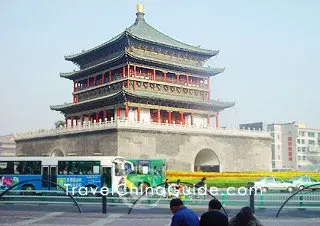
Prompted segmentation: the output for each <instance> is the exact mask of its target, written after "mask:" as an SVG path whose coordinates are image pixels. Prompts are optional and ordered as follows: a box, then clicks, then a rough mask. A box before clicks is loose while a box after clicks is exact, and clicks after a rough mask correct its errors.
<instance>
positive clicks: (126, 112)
mask: <svg viewBox="0 0 320 226" xmlns="http://www.w3.org/2000/svg"><path fill="white" fill-rule="evenodd" d="M128 117H129V107H128V105H126V106H125V118H126V119H128Z"/></svg>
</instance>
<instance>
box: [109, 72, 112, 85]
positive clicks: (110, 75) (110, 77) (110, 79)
mask: <svg viewBox="0 0 320 226" xmlns="http://www.w3.org/2000/svg"><path fill="white" fill-rule="evenodd" d="M111 81H112V74H111V71H109V82H111Z"/></svg>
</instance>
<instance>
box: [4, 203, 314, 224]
mask: <svg viewBox="0 0 320 226" xmlns="http://www.w3.org/2000/svg"><path fill="white" fill-rule="evenodd" d="M83 211H84V213H81V214H80V213H77V210H76V207H74V206H62V205H47V206H42V205H10V204H9V205H8V204H1V205H0V225H35V226H57V225H80V226H81V225H86V226H99V225H110V226H116V225H117V226H135V225H137V226H138V225H141V226H160V225H161V226H164V225H170V219H171V217H172V215H171V213H170V211H169V210H168V209H167V208H166V209H163V208H153V209H150V210H145V209H134V210H133V211H132V213H131V214H130V215H128V214H127V212H128V208H127V207H109V208H108V214H106V215H104V214H101V213H100V212H101V208H98V207H97V206H83ZM195 211H196V212H197V214H198V215H201V213H203V212H204V211H205V207H203V208H199V209H196V210H195ZM236 212H237V210H228V215H229V216H233V215H235V214H236ZM275 214H276V210H270V209H268V210H262V209H260V210H259V209H258V210H257V212H256V215H257V216H258V218H259V219H260V220H261V221H262V222H263V223H264V225H266V226H268V225H272V226H278V225H279V226H280V225H281V226H282V225H290V226H301V225H303V226H309V225H320V210H313V211H311V210H296V209H295V210H285V211H284V212H282V214H281V215H280V217H279V218H278V219H276V218H274V216H275Z"/></svg>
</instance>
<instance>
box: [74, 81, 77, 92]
mask: <svg viewBox="0 0 320 226" xmlns="http://www.w3.org/2000/svg"><path fill="white" fill-rule="evenodd" d="M76 84H77V82H73V92H75V91H76Z"/></svg>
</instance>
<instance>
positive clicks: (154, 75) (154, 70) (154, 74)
mask: <svg viewBox="0 0 320 226" xmlns="http://www.w3.org/2000/svg"><path fill="white" fill-rule="evenodd" d="M153 80H156V69H153Z"/></svg>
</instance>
